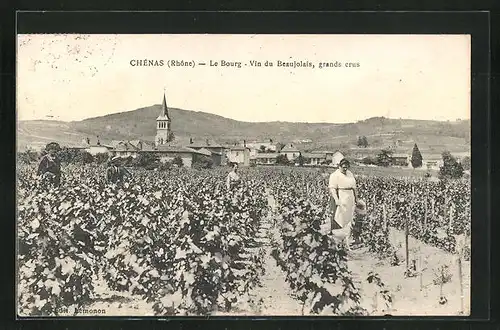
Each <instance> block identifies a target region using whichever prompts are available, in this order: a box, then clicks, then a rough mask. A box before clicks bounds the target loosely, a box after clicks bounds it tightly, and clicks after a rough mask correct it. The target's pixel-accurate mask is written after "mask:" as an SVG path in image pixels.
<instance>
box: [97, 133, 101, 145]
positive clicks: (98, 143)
mask: <svg viewBox="0 0 500 330" xmlns="http://www.w3.org/2000/svg"><path fill="white" fill-rule="evenodd" d="M96 144H97V145H98V146H100V145H101V141H99V135H98V136H97V143H96Z"/></svg>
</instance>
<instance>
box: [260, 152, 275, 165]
mask: <svg viewBox="0 0 500 330" xmlns="http://www.w3.org/2000/svg"><path fill="white" fill-rule="evenodd" d="M278 156H279V154H278V153H276V152H265V153H264V152H262V153H258V154H257V155H255V164H257V165H273V164H276V159H277V158H278Z"/></svg>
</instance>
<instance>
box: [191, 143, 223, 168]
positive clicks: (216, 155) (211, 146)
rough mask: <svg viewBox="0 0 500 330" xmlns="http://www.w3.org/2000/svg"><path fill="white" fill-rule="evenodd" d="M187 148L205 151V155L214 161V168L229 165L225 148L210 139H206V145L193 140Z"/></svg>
mask: <svg viewBox="0 0 500 330" xmlns="http://www.w3.org/2000/svg"><path fill="white" fill-rule="evenodd" d="M186 147H187V148H190V149H193V150H197V151H200V150H204V151H203V154H204V155H205V156H207V157H210V158H211V159H212V161H213V164H214V166H220V165H225V164H226V163H227V159H226V156H225V148H224V146H222V145H221V144H219V143H216V142H213V141H210V140H209V139H205V141H204V143H202V142H197V141H193V139H192V138H191V139H190V141H189V144H188V145H187V146H186Z"/></svg>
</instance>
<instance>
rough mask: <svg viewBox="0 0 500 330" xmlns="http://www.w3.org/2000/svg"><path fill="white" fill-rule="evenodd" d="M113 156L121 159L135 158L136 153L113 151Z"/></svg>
mask: <svg viewBox="0 0 500 330" xmlns="http://www.w3.org/2000/svg"><path fill="white" fill-rule="evenodd" d="M112 153H113V155H114V156H118V157H121V158H127V157H133V158H135V157H137V152H135V151H130V150H124V151H121V150H115V151H113V152H112Z"/></svg>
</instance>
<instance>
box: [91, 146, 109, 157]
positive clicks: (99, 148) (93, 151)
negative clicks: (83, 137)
mask: <svg viewBox="0 0 500 330" xmlns="http://www.w3.org/2000/svg"><path fill="white" fill-rule="evenodd" d="M85 151H86V152H88V153H89V154H91V155H97V154H107V153H108V152H109V149H108V148H106V147H103V146H92V147H88V148H87V149H85Z"/></svg>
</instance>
